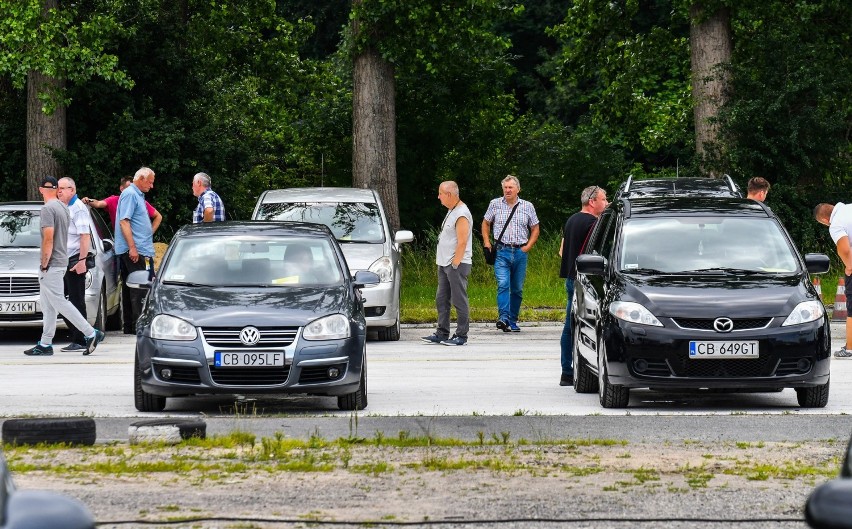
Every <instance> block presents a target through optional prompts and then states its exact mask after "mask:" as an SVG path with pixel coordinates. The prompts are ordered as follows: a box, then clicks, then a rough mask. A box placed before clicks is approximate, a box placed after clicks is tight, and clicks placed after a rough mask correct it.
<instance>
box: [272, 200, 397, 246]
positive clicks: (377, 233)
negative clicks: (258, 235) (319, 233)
mask: <svg viewBox="0 0 852 529" xmlns="http://www.w3.org/2000/svg"><path fill="white" fill-rule="evenodd" d="M258 220H283V221H298V222H315V223H317V224H325V225H326V226H328V227H329V228H330V229H331V231H332V233H334V236H335V238H337V240H338V241H340V242H344V243H346V242H366V243H382V242H384V241H385V234H384V230H383V229H382V220H381V214H380V212H379V206H378V205H377V204H372V203H364V202H314V203H305V202H293V203H283V202H282V203H267V204H261V206H260V215H259V217H258Z"/></svg>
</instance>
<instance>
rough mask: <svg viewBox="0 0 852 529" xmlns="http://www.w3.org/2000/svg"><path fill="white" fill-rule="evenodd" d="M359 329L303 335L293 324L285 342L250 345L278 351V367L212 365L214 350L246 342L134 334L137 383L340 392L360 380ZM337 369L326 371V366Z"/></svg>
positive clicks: (199, 389) (159, 390)
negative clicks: (330, 335)
mask: <svg viewBox="0 0 852 529" xmlns="http://www.w3.org/2000/svg"><path fill="white" fill-rule="evenodd" d="M365 339H366V335H365V334H363V333H362V334H354V335H353V336H351V337H349V338H347V339H344V340H325V341H307V340H303V339H302V338H301V329H299V331H298V333H297V335H296V337H295V339H294V340H293V342H292V343H291V344H289V345H287V346H286V347H261V346H257V347H254V348H252V350H254V351H264V352H283V353H284V358H285V365H284V366H278V367H216V366H215V365H214V353H215V352H216V351H223V352H227V351H243V352H245V351H247V350H248V348H246V347H219V346H217V347H214V346H212V345H210V344H209V343H208V342H207V341H206V340H205V338H204V337H203V335H202V334H201V333H199V337H198V338H196V339H195V340H193V341H176V340H156V339H153V338H151V337H150V336H146V335H145V334H144V333H143V334H139V335H137V339H136V349H137V352H136V354H137V355H138V357H139V366H140V369H141V371H142V388H143V389H144V390H145V391H146V392H148V393H152V394H154V395H161V396H165V397H176V396H181V395H198V394H235V393H256V394H270V393H276V394H281V393H310V394H314V395H345V394H348V393H353V392H355V391H356V390H357V389H358V387H359V384H360V377H361V368H362V366H363V361H364V342H365ZM330 368H336V369H337V371H338V372H339V375H338V376H336V377H332V376H330V375H329V369H330Z"/></svg>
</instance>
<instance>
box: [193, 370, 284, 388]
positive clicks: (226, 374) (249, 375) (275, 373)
mask: <svg viewBox="0 0 852 529" xmlns="http://www.w3.org/2000/svg"><path fill="white" fill-rule="evenodd" d="M289 375H290V366H280V367H216V366H210V376H211V377H212V378H213V382H215V383H217V384H221V385H223V386H271V385H276V384H283V383H285V382H287V377H288V376H289Z"/></svg>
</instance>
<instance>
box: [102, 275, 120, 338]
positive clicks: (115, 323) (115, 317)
mask: <svg viewBox="0 0 852 529" xmlns="http://www.w3.org/2000/svg"><path fill="white" fill-rule="evenodd" d="M117 288H118V307H116V309H115V312H113V313H112V314H111V315H110V316H107V320H106V324H107V329H108V330H110V331H124V294H123V293H122V291H121V290H122V285H121V283H119V284H118V287H117Z"/></svg>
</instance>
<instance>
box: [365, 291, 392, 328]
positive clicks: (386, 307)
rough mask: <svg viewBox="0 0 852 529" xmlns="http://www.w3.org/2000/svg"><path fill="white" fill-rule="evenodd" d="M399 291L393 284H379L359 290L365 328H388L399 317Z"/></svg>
mask: <svg viewBox="0 0 852 529" xmlns="http://www.w3.org/2000/svg"><path fill="white" fill-rule="evenodd" d="M398 293H399V290H398V288H397V287H396V284H395V283H394V282H387V283H379V284H378V285H375V286H372V287H367V288H364V289H362V290H361V295H362V296H363V297H364V316H365V317H366V319H367V327H390V326H391V325H395V324H396V321H397V319H398V317H399V295H398Z"/></svg>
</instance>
